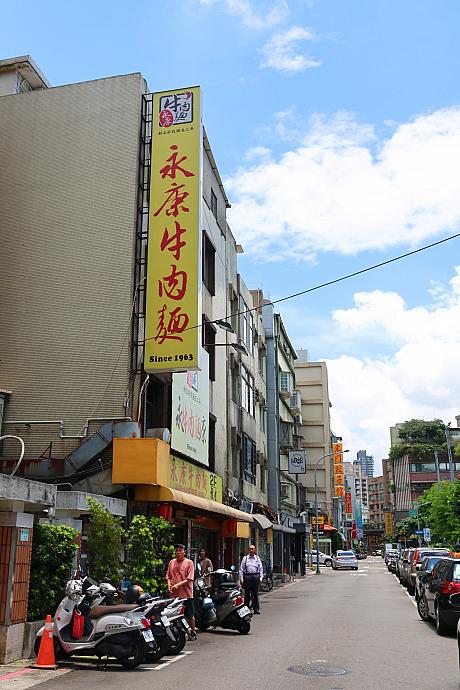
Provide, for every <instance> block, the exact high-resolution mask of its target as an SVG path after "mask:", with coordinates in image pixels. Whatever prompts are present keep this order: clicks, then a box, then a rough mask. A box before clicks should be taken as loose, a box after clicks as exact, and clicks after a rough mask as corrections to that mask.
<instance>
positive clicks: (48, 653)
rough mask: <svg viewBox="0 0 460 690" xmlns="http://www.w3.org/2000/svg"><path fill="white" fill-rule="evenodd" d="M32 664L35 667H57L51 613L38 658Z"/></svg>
mask: <svg viewBox="0 0 460 690" xmlns="http://www.w3.org/2000/svg"><path fill="white" fill-rule="evenodd" d="M32 666H33V668H57V667H56V660H55V658H54V642H53V622H52V620H51V616H50V615H49V614H48V615H47V616H46V621H45V629H44V631H43V636H42V641H41V642H40V649H39V650H38V656H37V660H36V662H35V664H32Z"/></svg>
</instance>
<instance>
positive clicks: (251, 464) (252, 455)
mask: <svg viewBox="0 0 460 690" xmlns="http://www.w3.org/2000/svg"><path fill="white" fill-rule="evenodd" d="M242 452H243V477H244V480H245V481H247V482H249V483H250V484H255V483H256V466H257V465H256V444H255V443H254V441H253V440H252V438H249V436H246V434H243V447H242Z"/></svg>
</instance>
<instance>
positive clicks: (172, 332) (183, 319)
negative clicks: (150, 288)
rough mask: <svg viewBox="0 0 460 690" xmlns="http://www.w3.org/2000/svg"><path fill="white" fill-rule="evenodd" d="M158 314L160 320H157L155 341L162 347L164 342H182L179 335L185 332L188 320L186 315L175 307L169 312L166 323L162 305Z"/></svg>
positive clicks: (164, 308)
mask: <svg viewBox="0 0 460 690" xmlns="http://www.w3.org/2000/svg"><path fill="white" fill-rule="evenodd" d="M158 314H159V315H160V318H159V319H158V325H157V334H156V336H155V340H157V341H158V343H159V344H160V345H162V344H163V343H164V341H165V340H180V341H181V342H182V341H183V338H182V336H181V335H179V334H180V333H182V332H183V331H185V329H186V328H187V326H188V322H189V320H190V319H189V317H188V315H187V314H185V313H184V312H181V308H180V307H176V308H175V309H173V310H172V311H170V312H169V321H168V319H167V318H166V304H163V306H162V308H161V309H160V310H159V312H158Z"/></svg>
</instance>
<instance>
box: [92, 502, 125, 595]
mask: <svg viewBox="0 0 460 690" xmlns="http://www.w3.org/2000/svg"><path fill="white" fill-rule="evenodd" d="M87 501H88V508H89V515H90V523H89V528H88V569H89V575H90V577H92V578H93V579H94V580H96V581H97V582H100V581H101V580H103V579H107V578H108V579H109V580H111V581H112V583H113V584H114V585H115V586H116V585H117V584H118V581H119V579H120V549H121V540H122V539H123V537H124V535H125V530H124V529H123V527H122V524H123V518H121V517H117V516H115V515H112V513H110V512H109V511H108V510H107V509H106V508H104V506H103V505H102V504H101V503H99V502H98V501H96V500H95V499H94V498H88V499H87Z"/></svg>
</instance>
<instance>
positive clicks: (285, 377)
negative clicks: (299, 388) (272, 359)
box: [280, 371, 292, 396]
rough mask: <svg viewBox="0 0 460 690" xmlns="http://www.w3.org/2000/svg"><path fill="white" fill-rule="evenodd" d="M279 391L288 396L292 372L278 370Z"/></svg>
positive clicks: (290, 390)
mask: <svg viewBox="0 0 460 690" xmlns="http://www.w3.org/2000/svg"><path fill="white" fill-rule="evenodd" d="M280 393H281V394H284V395H286V394H287V395H289V396H290V395H291V393H292V374H291V373H290V372H289V371H280Z"/></svg>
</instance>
